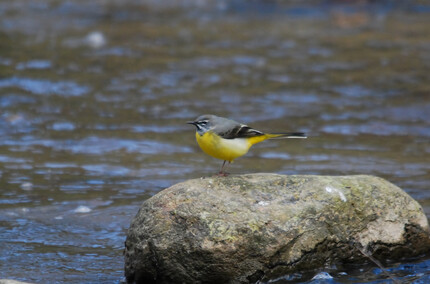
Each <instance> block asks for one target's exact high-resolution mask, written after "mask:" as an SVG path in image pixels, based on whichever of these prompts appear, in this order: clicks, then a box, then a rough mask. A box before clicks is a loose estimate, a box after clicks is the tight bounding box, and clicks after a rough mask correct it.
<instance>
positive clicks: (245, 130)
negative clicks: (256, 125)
mask: <svg viewBox="0 0 430 284" xmlns="http://www.w3.org/2000/svg"><path fill="white" fill-rule="evenodd" d="M218 135H219V136H221V137H222V138H224V139H234V138H247V137H255V136H261V135H264V133H263V132H261V131H258V130H255V129H252V128H251V127H249V126H247V125H244V124H240V125H237V126H235V127H233V128H230V129H228V130H226V131H224V132H220V133H218Z"/></svg>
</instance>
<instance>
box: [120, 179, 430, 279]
mask: <svg viewBox="0 0 430 284" xmlns="http://www.w3.org/2000/svg"><path fill="white" fill-rule="evenodd" d="M125 245H126V249H125V274H126V278H127V282H129V283H151V282H152V283H154V282H156V283H202V282H204V283H248V282H251V283H252V282H256V281H258V280H261V279H263V280H267V279H270V278H272V277H277V276H280V275H282V274H286V273H291V272H294V271H300V270H305V269H309V268H315V267H319V266H323V265H327V264H328V263H336V262H339V261H343V262H345V261H347V262H352V261H356V260H359V259H363V258H364V255H363V252H369V253H370V254H373V256H374V257H376V258H387V257H389V258H391V259H395V258H400V257H405V256H414V255H419V254H421V253H423V252H427V251H429V248H430V238H429V227H428V222H427V218H426V216H425V215H424V213H423V210H422V208H421V206H420V205H419V204H418V203H417V202H416V201H415V200H413V199H412V198H411V197H410V196H409V195H408V194H406V193H405V192H404V191H402V190H401V189H400V188H398V187H397V186H395V185H393V184H391V183H389V182H387V181H385V180H383V179H381V178H377V177H372V176H338V177H329V176H285V175H276V174H248V175H242V176H230V177H213V178H202V179H194V180H188V181H186V182H183V183H179V184H176V185H174V186H172V187H170V188H168V189H165V190H163V191H161V192H160V193H158V194H156V195H155V196H153V197H151V198H150V199H148V200H146V201H145V202H144V203H143V205H142V207H141V209H140V211H139V212H138V214H137V215H136V217H135V218H134V219H133V221H132V224H131V226H130V229H129V230H128V234H127V240H126V243H125Z"/></svg>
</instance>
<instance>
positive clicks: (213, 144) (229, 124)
mask: <svg viewBox="0 0 430 284" xmlns="http://www.w3.org/2000/svg"><path fill="white" fill-rule="evenodd" d="M187 123H188V124H193V125H194V126H195V127H196V128H197V131H196V139H197V143H198V144H199V146H200V148H202V150H203V152H205V153H206V154H208V155H210V156H212V157H215V158H217V159H221V160H224V163H223V164H222V167H221V170H220V172H219V175H223V176H226V175H227V173H226V172H224V166H225V163H226V162H229V163H231V162H233V160H234V159H236V158H238V157H240V156H243V155H245V154H246V153H247V152H248V150H249V148H251V146H252V145H254V144H257V143H260V142H262V141H264V140H267V139H273V138H306V135H305V134H304V133H302V132H287V133H263V132H261V131H259V130H255V129H253V128H251V127H249V126H247V125H245V124H242V123H239V122H237V121H234V120H231V119H228V118H224V117H219V116H216V115H212V114H204V115H202V116H199V117H198V118H196V120H194V121H188V122H187Z"/></svg>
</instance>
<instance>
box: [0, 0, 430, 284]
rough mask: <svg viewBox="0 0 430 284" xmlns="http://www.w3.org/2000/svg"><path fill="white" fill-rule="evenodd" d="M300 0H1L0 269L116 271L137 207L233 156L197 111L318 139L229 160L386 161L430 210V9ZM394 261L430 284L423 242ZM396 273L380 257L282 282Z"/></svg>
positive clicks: (322, 166)
mask: <svg viewBox="0 0 430 284" xmlns="http://www.w3.org/2000/svg"><path fill="white" fill-rule="evenodd" d="M306 3H307V4H303V3H302V2H301V1H285V2H282V1H245V0H233V1H197V0H194V1H193V0H184V1H173V0H168V1H162V3H158V2H157V1H151V0H146V1H134V0H125V1H114V0H112V1H102V0H95V1H83V0H81V1H54V0H52V1H50V0H40V1H25V0H14V1H1V2H0V278H13V279H19V280H24V281H30V282H36V283H118V282H120V281H121V280H122V278H123V255H122V252H123V247H124V245H123V244H124V241H125V234H126V230H127V228H128V226H129V224H130V221H131V219H132V218H133V216H134V215H135V214H136V212H137V210H138V208H139V206H140V204H141V203H142V202H143V201H144V200H145V199H147V198H149V197H150V196H152V195H154V194H155V193H157V192H158V191H160V190H162V189H163V188H166V187H168V186H170V185H172V184H175V183H177V182H180V181H183V180H186V179H191V178H199V177H202V176H207V175H212V174H213V173H215V172H217V171H218V170H219V167H220V166H221V161H218V160H215V159H213V158H211V157H208V156H206V155H204V154H203V153H202V152H201V151H200V149H199V148H198V147H197V145H196V142H195V137H194V129H193V127H192V126H190V125H187V124H185V122H186V121H188V120H192V119H194V118H195V117H197V116H198V115H200V114H203V113H214V114H218V115H221V116H226V117H230V118H233V119H235V120H239V121H241V122H244V123H247V124H249V125H251V126H253V127H255V128H257V129H260V130H263V131H268V132H269V131H304V132H306V133H307V134H308V135H309V138H308V139H306V140H304V139H300V140H288V141H287V140H283V141H269V142H265V143H262V144H258V145H256V146H254V148H253V149H252V150H251V151H250V153H248V154H247V155H246V156H244V157H242V158H240V159H237V160H236V161H235V163H234V164H232V165H231V167H230V169H229V171H230V172H231V173H233V174H241V173H252V172H272V173H281V174H320V175H351V174H371V175H377V176H381V177H383V178H386V179H388V180H389V181H391V182H393V183H395V184H396V185H398V186H400V187H401V188H403V189H404V190H405V191H406V192H408V193H409V194H410V195H411V196H412V197H414V198H415V199H417V200H418V201H419V202H420V204H421V205H422V206H423V208H424V210H425V212H426V214H427V215H429V214H430V191H429V184H430V163H429V162H430V143H429V141H430V72H429V71H430V28H429V26H430V6H429V5H428V4H427V2H426V1H400V2H399V1H370V3H367V1H357V2H354V1H345V2H344V1H307V2H306ZM345 3H347V4H345ZM385 266H386V267H387V269H389V271H390V273H391V274H392V275H393V276H395V277H397V278H398V279H400V280H402V281H407V282H414V281H415V282H414V283H426V282H428V281H430V269H429V267H430V257H429V256H422V257H418V258H416V259H412V260H411V259H408V260H404V261H402V262H388V263H385ZM318 272H326V273H329V274H324V273H320V274H318ZM315 275H317V278H318V277H320V278H328V279H326V280H313V282H312V280H311V278H312V277H314V276H315ZM384 279H387V276H386V275H385V274H384V273H382V272H381V270H380V269H378V268H375V266H374V265H372V264H371V263H369V264H361V265H357V266H352V267H349V268H344V267H343V268H338V267H327V268H325V269H321V270H318V271H314V272H311V273H309V272H307V273H298V274H294V275H286V276H285V277H284V278H282V279H278V280H277V281H275V282H274V283H286V282H288V281H290V280H291V281H299V282H306V281H307V282H309V283H311V282H312V283H316V282H318V281H326V282H324V283H339V282H354V281H355V282H371V283H381V281H383V280H384ZM315 281H316V282H315Z"/></svg>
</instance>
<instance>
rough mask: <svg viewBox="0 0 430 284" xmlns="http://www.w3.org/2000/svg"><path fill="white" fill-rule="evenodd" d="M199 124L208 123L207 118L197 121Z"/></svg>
mask: <svg viewBox="0 0 430 284" xmlns="http://www.w3.org/2000/svg"><path fill="white" fill-rule="evenodd" d="M199 124H201V125H206V124H208V121H207V120H202V121H200V122H199Z"/></svg>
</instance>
